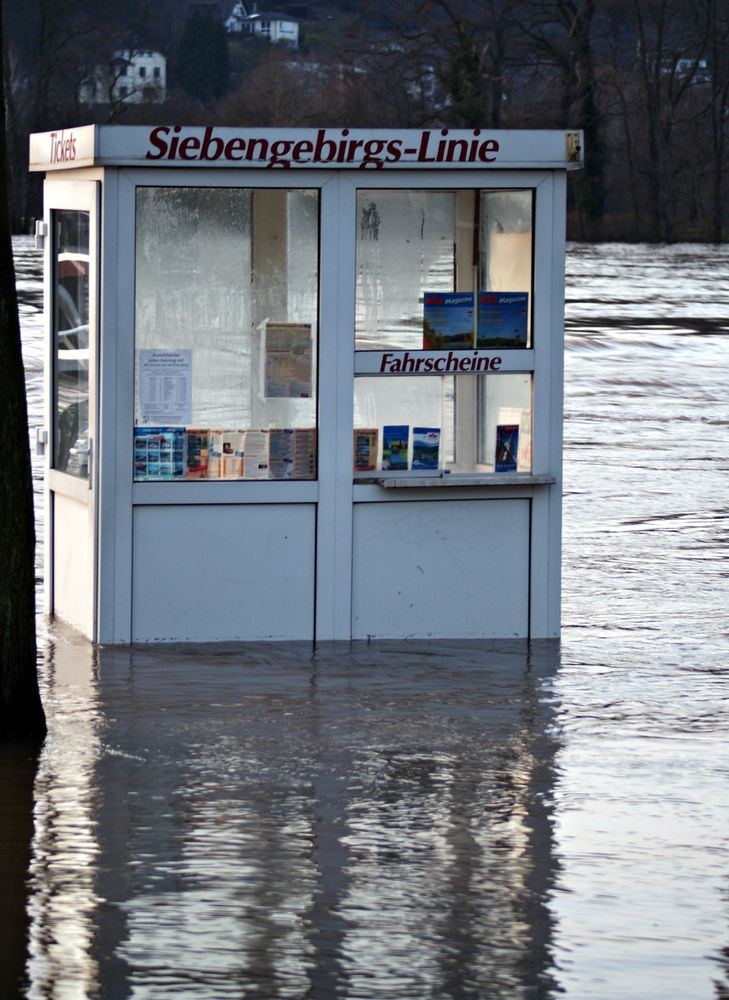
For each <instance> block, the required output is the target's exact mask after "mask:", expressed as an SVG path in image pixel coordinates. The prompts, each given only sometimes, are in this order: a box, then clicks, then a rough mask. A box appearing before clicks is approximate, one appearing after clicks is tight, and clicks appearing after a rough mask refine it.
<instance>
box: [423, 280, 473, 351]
mask: <svg viewBox="0 0 729 1000" xmlns="http://www.w3.org/2000/svg"><path fill="white" fill-rule="evenodd" d="M469 347H473V292H425V293H424V295H423V349H424V350H428V351H449V350H453V351H460V350H467V349H468V348H469Z"/></svg>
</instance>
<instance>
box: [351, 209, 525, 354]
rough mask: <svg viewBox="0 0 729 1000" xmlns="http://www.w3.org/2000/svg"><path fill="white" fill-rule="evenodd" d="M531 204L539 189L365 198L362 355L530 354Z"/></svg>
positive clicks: (360, 242)
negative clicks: (445, 351) (384, 352)
mask: <svg viewBox="0 0 729 1000" xmlns="http://www.w3.org/2000/svg"><path fill="white" fill-rule="evenodd" d="M532 202H533V193H532V191H531V190H518V191H487V190H472V191H468V190H466V191H381V190H362V191H359V192H358V196H357V220H358V231H357V308H356V336H355V349H356V350H360V351H361V350H386V349H388V348H394V349H401V350H406V349H407V350H419V349H450V348H452V349H459V350H463V349H468V348H470V347H486V348H488V347H498V348H501V349H509V348H523V347H526V346H528V344H529V343H530V340H531V318H530V317H531V293H532V228H533V209H532ZM449 293H450V295H449ZM436 308H437V313H435V312H434V310H435V309H436ZM464 324H465V325H464ZM456 326H457V329H456V328H455V327H456Z"/></svg>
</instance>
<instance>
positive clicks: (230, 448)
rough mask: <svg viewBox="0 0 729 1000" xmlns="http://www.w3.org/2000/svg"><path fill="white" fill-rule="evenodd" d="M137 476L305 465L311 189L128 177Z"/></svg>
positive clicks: (312, 267)
mask: <svg viewBox="0 0 729 1000" xmlns="http://www.w3.org/2000/svg"><path fill="white" fill-rule="evenodd" d="M136 214H137V250H136V304H135V317H136V341H135V343H136V352H135V355H136V378H135V386H136V388H135V429H134V433H135V442H134V450H135V470H134V472H135V478H136V479H138V480H145V479H165V480H170V479H187V480H189V479H313V478H315V477H316V427H317V405H316V383H317V378H316V375H317V339H318V338H317V324H318V285H319V273H318V272H319V260H318V253H319V251H318V240H319V199H318V193H317V192H316V191H313V190H308V189H296V190H280V189H266V190H263V189H261V190H252V189H241V188H199V187H176V188H169V187H164V188H155V187H145V188H139V189H138V191H137V211H136Z"/></svg>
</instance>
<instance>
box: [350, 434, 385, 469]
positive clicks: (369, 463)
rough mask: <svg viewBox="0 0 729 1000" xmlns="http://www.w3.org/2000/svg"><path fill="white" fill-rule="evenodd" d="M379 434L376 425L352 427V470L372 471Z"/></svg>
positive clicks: (375, 465) (375, 459) (375, 460)
mask: <svg viewBox="0 0 729 1000" xmlns="http://www.w3.org/2000/svg"><path fill="white" fill-rule="evenodd" d="M378 439H379V434H378V432H377V428H376V427H355V429H354V471H355V472H372V471H373V469H376V468H377V445H378Z"/></svg>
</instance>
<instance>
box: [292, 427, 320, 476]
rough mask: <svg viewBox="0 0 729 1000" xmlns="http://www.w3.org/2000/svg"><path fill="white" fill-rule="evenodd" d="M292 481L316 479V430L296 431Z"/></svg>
mask: <svg viewBox="0 0 729 1000" xmlns="http://www.w3.org/2000/svg"><path fill="white" fill-rule="evenodd" d="M291 478H292V479H316V429H315V428H314V427H311V428H309V427H297V428H295V430H294V466H293V469H292V471H291Z"/></svg>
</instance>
